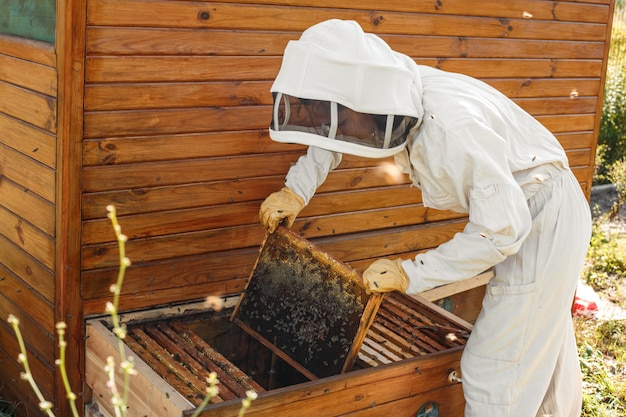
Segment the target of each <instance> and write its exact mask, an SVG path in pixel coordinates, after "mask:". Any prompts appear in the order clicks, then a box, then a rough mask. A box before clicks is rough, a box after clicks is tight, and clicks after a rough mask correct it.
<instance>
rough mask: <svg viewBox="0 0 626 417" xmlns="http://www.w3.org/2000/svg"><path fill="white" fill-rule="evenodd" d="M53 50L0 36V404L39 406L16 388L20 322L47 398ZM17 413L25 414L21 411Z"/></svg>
mask: <svg viewBox="0 0 626 417" xmlns="http://www.w3.org/2000/svg"><path fill="white" fill-rule="evenodd" d="M54 62H55V55H54V48H53V46H52V45H49V44H47V43H43V42H36V41H28V40H24V39H21V38H17V37H11V36H5V35H0V97H2V98H1V99H0V317H2V320H0V340H1V341H2V342H1V343H0V381H2V383H0V396H2V397H4V398H7V399H9V398H10V399H14V400H16V401H18V402H20V403H22V404H30V405H32V406H24V407H31V408H30V413H31V415H38V413H39V411H37V407H36V404H37V403H38V400H37V399H36V397H35V396H34V394H33V393H32V390H31V389H30V387H29V385H28V383H27V382H26V381H23V380H21V378H20V373H21V372H23V368H22V365H21V364H19V363H18V362H17V355H18V353H19V346H18V343H17V339H16V338H15V334H14V333H13V330H12V329H11V328H10V327H9V325H8V324H7V322H6V318H7V317H8V316H9V314H13V315H14V316H16V317H17V318H18V319H19V321H20V328H21V332H22V334H23V336H24V339H25V343H26V347H27V350H28V355H29V364H30V367H31V369H32V371H33V375H34V377H35V379H36V380H37V383H38V384H39V386H40V388H41V389H42V391H43V393H44V395H45V397H46V398H53V395H54V378H53V373H54V369H55V365H54V360H55V358H56V348H55V337H54V333H55V328H54V327H55V323H54V301H55V300H54V297H55V295H54V290H55V279H54V274H55V170H56V102H57V78H56V70H55V68H54ZM20 410H21V411H20V412H23V411H24V410H23V409H22V408H21V407H20Z"/></svg>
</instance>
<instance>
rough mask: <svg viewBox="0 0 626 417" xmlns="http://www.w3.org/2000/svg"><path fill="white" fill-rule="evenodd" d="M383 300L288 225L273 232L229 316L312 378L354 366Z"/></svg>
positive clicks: (307, 376) (265, 242)
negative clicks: (292, 230)
mask: <svg viewBox="0 0 626 417" xmlns="http://www.w3.org/2000/svg"><path fill="white" fill-rule="evenodd" d="M381 301H382V294H380V293H371V294H368V293H367V292H366V290H365V288H364V286H363V282H362V279H361V276H360V275H359V273H358V272H357V271H356V270H355V269H353V268H351V267H349V266H348V265H346V264H345V263H343V262H341V261H339V260H337V259H335V258H334V257H332V256H330V255H329V254H327V253H325V252H324V251H322V250H320V249H319V248H318V247H317V246H316V245H314V244H312V243H311V242H309V241H308V240H306V239H304V238H302V237H300V236H298V235H296V234H295V233H293V232H291V231H290V230H289V229H287V228H285V227H282V226H281V227H279V228H278V229H277V230H276V231H275V232H274V233H268V234H267V235H266V237H265V239H264V241H263V244H262V245H261V249H260V251H259V256H258V258H257V260H256V263H255V265H254V268H253V271H252V273H251V275H250V279H249V280H248V282H247V284H246V288H245V289H244V292H243V294H242V296H241V298H240V299H239V302H238V303H237V306H236V307H235V310H234V311H233V314H232V317H231V319H232V320H233V321H234V322H235V323H236V324H237V325H238V326H240V327H241V328H242V329H243V330H244V331H245V332H247V333H248V334H250V335H251V336H252V337H254V338H255V339H257V340H258V341H260V342H261V343H262V344H263V345H264V346H266V347H267V348H269V349H270V350H271V351H272V352H274V353H275V354H277V355H278V356H279V357H280V358H282V359H283V360H284V361H286V362H287V363H288V364H289V365H291V366H292V367H293V368H294V369H296V370H297V371H298V372H300V373H301V374H302V375H304V376H305V377H306V378H308V379H309V380H315V379H318V378H319V377H324V376H331V375H336V374H338V373H342V372H346V371H347V370H349V369H351V368H352V366H353V364H354V361H355V360H356V357H357V354H358V352H359V349H360V347H361V343H362V342H363V339H364V338H365V334H366V332H367V330H368V329H369V327H370V325H371V324H372V321H373V320H374V317H375V315H376V312H377V311H378V308H379V306H380V303H381Z"/></svg>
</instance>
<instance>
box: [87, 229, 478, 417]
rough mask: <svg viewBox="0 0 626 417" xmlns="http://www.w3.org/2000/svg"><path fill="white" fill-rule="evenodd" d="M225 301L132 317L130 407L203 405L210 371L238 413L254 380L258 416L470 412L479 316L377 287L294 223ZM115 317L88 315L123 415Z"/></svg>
mask: <svg viewBox="0 0 626 417" xmlns="http://www.w3.org/2000/svg"><path fill="white" fill-rule="evenodd" d="M225 304H226V308H225V309H224V310H223V311H222V310H220V311H213V310H207V309H203V308H201V307H199V306H197V305H187V306H181V307H179V308H177V309H174V310H172V309H170V310H169V311H165V312H164V311H158V310H151V311H148V312H143V313H138V314H131V315H128V316H126V317H125V319H124V322H125V326H126V327H127V330H128V334H127V336H126V338H125V339H124V343H125V346H124V349H125V350H126V353H125V355H124V357H129V356H133V357H136V360H135V362H136V366H137V368H138V370H139V375H138V376H137V377H136V378H133V379H132V386H131V396H130V399H129V403H128V406H129V413H130V416H143V415H151V416H156V417H160V416H182V415H187V414H188V413H190V412H193V410H194V409H195V408H196V407H199V406H200V404H201V402H202V400H203V398H204V397H205V390H206V388H207V386H208V383H207V377H208V375H209V373H210V372H215V373H216V374H217V376H218V378H219V380H220V385H219V387H220V393H219V395H218V396H217V397H214V398H212V399H211V402H210V405H209V406H208V407H207V408H206V411H203V413H205V414H206V415H211V416H229V415H236V410H237V409H238V408H239V407H240V402H241V399H242V398H245V395H246V392H247V391H249V390H252V391H255V392H257V393H258V394H259V398H258V399H257V400H255V401H254V405H253V408H252V409H251V410H250V411H249V412H248V413H249V415H253V416H277V415H280V416H288V415H298V416H309V415H310V416H316V417H319V416H339V415H344V414H348V413H353V412H356V411H359V412H362V413H365V414H363V415H369V414H367V413H374V414H372V415H380V413H386V412H390V411H391V410H394V411H393V414H394V415H399V416H400V415H406V416H409V415H411V416H414V415H416V414H417V413H418V412H420V410H421V412H423V411H424V410H425V409H436V410H439V409H441V412H442V413H445V414H446V415H452V416H455V415H459V416H460V415H462V409H463V404H464V402H463V396H462V395H461V394H460V389H459V386H458V384H457V381H456V380H455V378H454V377H455V375H457V374H458V372H459V370H458V360H459V355H460V352H461V351H462V348H463V346H464V344H465V341H466V340H467V337H468V336H469V332H470V330H471V325H470V324H469V323H466V322H464V321H463V320H461V319H459V318H457V317H455V316H453V315H452V314H450V313H447V312H446V311H445V310H442V309H440V308H439V307H436V306H434V305H433V304H430V303H428V302H427V301H425V300H423V299H416V298H413V297H410V296H407V295H401V294H397V293H390V294H387V295H385V297H384V299H383V296H382V295H381V294H366V292H365V289H364V287H363V285H362V282H361V279H360V276H359V274H358V273H357V272H356V270H354V269H352V268H350V267H348V266H347V265H345V264H343V263H341V262H339V261H338V260H336V259H334V258H332V257H331V256H329V255H328V254H326V253H324V252H323V251H321V250H319V248H317V247H316V246H315V245H313V244H311V243H310V242H308V241H307V240H306V239H303V238H300V237H298V236H297V235H295V234H293V233H292V232H289V231H288V230H287V229H284V228H282V227H281V228H279V230H277V231H276V232H274V233H273V234H271V235H268V236H267V237H266V239H265V241H264V244H263V245H262V247H261V250H260V252H259V257H258V260H257V262H256V264H255V268H254V270H253V272H252V274H251V276H250V280H249V282H248V285H247V286H246V289H245V291H244V293H243V294H242V295H240V296H238V297H230V298H228V299H227V301H226V303H225ZM183 310H184V311H183ZM111 327H112V326H111V325H110V320H107V319H95V320H92V321H90V322H89V324H88V330H87V336H88V338H87V383H88V385H89V387H90V388H91V389H92V390H93V393H94V398H95V399H96V401H97V404H99V405H98V408H100V407H102V408H103V409H104V410H105V411H106V412H107V413H109V414H111V415H112V414H113V410H112V408H111V405H110V402H109V401H108V400H109V395H110V387H108V386H107V384H106V383H107V378H106V375H105V374H104V373H103V371H102V370H103V368H104V365H105V364H106V361H107V358H108V357H114V358H115V360H116V363H119V361H120V360H121V356H120V355H119V352H118V344H117V340H116V338H115V337H114V335H113V332H112V329H111ZM409 380H410V381H411V382H410V383H409ZM380 381H385V383H384V385H381V384H380ZM122 383H123V382H122V381H121V376H120V377H119V380H118V384H122ZM118 386H120V385H118ZM401 387H402V389H401ZM118 389H120V388H118ZM163 393H165V396H164V395H163ZM335 403H337V404H341V405H340V406H333V407H328V404H335ZM396 408H398V409H402V410H403V411H402V412H399V411H397V410H396ZM209 413H210V414H209ZM351 415H352V414H351Z"/></svg>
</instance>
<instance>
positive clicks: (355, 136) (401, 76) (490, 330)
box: [260, 20, 591, 417]
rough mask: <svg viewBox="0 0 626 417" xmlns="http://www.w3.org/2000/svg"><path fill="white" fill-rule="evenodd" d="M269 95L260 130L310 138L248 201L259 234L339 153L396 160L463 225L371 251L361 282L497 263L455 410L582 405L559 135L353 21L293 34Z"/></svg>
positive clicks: (517, 416) (571, 186)
mask: <svg viewBox="0 0 626 417" xmlns="http://www.w3.org/2000/svg"><path fill="white" fill-rule="evenodd" d="M272 93H273V94H274V97H275V105H274V111H273V121H272V125H271V127H270V137H271V138H272V139H274V140H277V141H281V142H294V143H301V144H305V145H308V146H309V148H308V151H307V154H306V155H305V156H303V157H301V158H300V159H299V160H298V162H297V163H296V164H295V165H294V166H293V167H292V168H291V169H290V170H289V172H288V174H287V177H286V181H285V188H283V190H281V191H279V192H277V193H274V194H272V195H270V196H269V197H268V198H267V199H266V200H265V202H264V203H263V205H262V206H261V211H260V217H261V222H262V223H263V224H264V225H265V226H266V227H267V228H268V230H270V231H273V230H274V229H275V228H276V227H277V225H278V223H279V222H280V221H282V220H285V221H286V224H287V225H288V226H290V225H291V224H292V223H293V220H294V219H295V217H296V216H297V215H298V213H299V211H300V210H301V209H302V208H303V207H304V206H305V205H306V204H308V202H309V201H310V199H311V198H312V196H313V195H314V193H315V191H316V190H317V188H318V187H319V185H321V184H322V183H323V182H324V180H325V179H326V176H327V174H328V172H329V171H331V170H332V169H334V168H335V167H337V165H338V164H339V163H340V161H341V154H342V153H350V154H354V155H359V156H363V157H371V158H377V157H386V156H389V155H394V157H395V161H396V164H397V165H399V166H400V167H401V168H402V170H403V171H404V172H405V173H407V174H408V175H409V176H410V178H411V180H412V182H413V184H414V185H415V186H416V187H418V188H420V189H421V191H422V195H423V202H424V205H426V206H429V207H433V208H437V209H446V210H453V211H456V212H459V213H464V214H467V215H468V219H469V221H468V223H467V225H466V227H465V228H464V230H463V232H462V233H457V234H456V235H455V236H454V237H453V238H452V239H451V240H450V241H448V242H446V243H444V244H443V245H441V246H439V247H438V248H436V249H434V250H431V251H428V252H425V253H422V254H419V255H417V256H416V257H415V259H408V260H400V259H398V260H387V259H383V260H379V261H376V262H374V263H373V264H372V265H371V266H370V267H369V268H368V269H367V270H366V271H365V272H364V274H363V278H364V281H365V283H366V285H367V286H368V287H369V289H370V290H372V291H391V290H400V291H404V292H408V293H419V292H422V291H425V290H427V289H430V288H433V287H436V286H439V285H442V284H446V283H450V282H454V281H457V280H461V279H466V278H470V277H472V276H474V275H475V274H477V273H480V272H482V271H484V270H486V269H488V268H491V267H494V271H495V275H494V278H492V280H491V281H490V282H489V285H488V287H487V292H486V295H485V298H484V300H483V308H482V310H481V313H480V315H479V317H478V319H477V321H476V323H475V327H474V330H473V332H472V335H471V336H470V338H469V340H468V343H467V346H466V348H465V350H464V353H463V358H462V361H461V369H462V375H463V389H464V394H465V399H466V409H465V416H466V417H523V416H530V417H532V416H544V415H552V416H559V417H575V416H579V415H580V408H581V395H582V394H581V375H580V369H579V364H578V356H577V350H576V343H575V340H574V335H573V325H572V320H571V314H570V307H571V303H572V300H573V297H574V293H575V289H576V286H577V282H578V278H579V274H580V271H581V269H582V265H583V262H584V258H585V255H586V250H587V246H588V243H589V237H590V228H591V219H590V210H589V206H588V203H587V201H586V199H585V197H584V195H583V193H582V191H581V189H580V186H579V184H578V182H577V181H576V179H575V178H574V176H573V174H572V172H571V170H570V169H569V167H568V162H567V158H566V155H565V152H564V151H563V149H562V147H561V146H560V144H559V143H558V141H557V139H556V138H555V137H554V136H553V135H552V134H551V133H550V132H549V131H548V130H547V129H546V128H545V127H543V126H542V125H541V124H540V123H539V122H538V121H536V120H535V119H534V118H533V117H531V116H530V115H529V114H527V113H526V112H524V111H523V110H522V109H521V108H519V107H518V106H517V105H516V104H515V103H514V102H512V101H511V100H509V99H508V98H506V97H505V96H504V95H502V94H501V93H499V92H498V91H496V90H495V89H493V88H491V87H490V86H488V85H487V84H485V83H483V82H480V81H478V80H475V79H473V78H470V77H467V76H464V75H460V74H454V73H448V72H444V71H440V70H437V69H434V68H429V67H425V66H419V65H416V64H415V62H414V61H413V60H411V59H410V58H409V57H407V56H405V55H402V54H399V53H397V52H394V51H393V50H391V48H389V46H388V45H387V44H386V43H385V42H384V41H382V40H381V39H380V38H379V37H377V36H375V35H372V34H366V33H364V32H363V31H362V29H361V28H360V26H359V25H358V24H357V23H356V22H351V21H340V20H330V21H326V22H322V23H320V24H318V25H315V26H313V27H311V28H309V29H307V30H306V31H305V32H304V33H303V34H302V36H301V38H300V39H299V40H298V41H292V42H290V43H289V45H288V47H287V49H286V50H285V54H284V58H283V65H282V67H281V70H280V72H279V74H278V76H277V78H276V81H275V82H274V85H273V86H272ZM303 109H306V111H303ZM371 120H376V121H377V122H376V123H374V122H372V125H371V126H370V125H369V124H368V123H370V121H371ZM355 121H358V123H355ZM350 122H352V123H350ZM355 126H358V127H360V128H362V129H360V130H358V131H357V130H355V129H356V128H355ZM362 131H364V132H365V133H363V132H362ZM355 132H358V133H355ZM370 132H371V134H370ZM409 192H411V191H409Z"/></svg>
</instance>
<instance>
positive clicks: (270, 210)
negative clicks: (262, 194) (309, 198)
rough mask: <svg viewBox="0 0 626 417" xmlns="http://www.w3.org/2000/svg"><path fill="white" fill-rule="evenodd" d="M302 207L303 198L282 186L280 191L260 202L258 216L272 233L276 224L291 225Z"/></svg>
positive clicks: (276, 226)
mask: <svg viewBox="0 0 626 417" xmlns="http://www.w3.org/2000/svg"><path fill="white" fill-rule="evenodd" d="M303 208H304V200H303V199H302V197H300V196H299V195H298V194H296V193H294V192H293V191H291V190H290V189H289V188H287V187H284V188H283V189H282V190H280V191H276V192H275V193H272V194H270V195H269V196H268V197H267V198H266V199H265V201H264V202H263V203H262V204H261V209H260V210H259V218H260V219H261V224H262V225H263V226H265V228H266V229H267V231H268V232H270V233H274V231H275V230H276V229H277V228H278V225H279V224H280V223H281V222H283V221H284V225H285V226H287V227H291V225H292V224H293V222H294V220H295V219H296V216H297V215H298V213H300V211H302V209H303Z"/></svg>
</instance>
